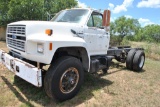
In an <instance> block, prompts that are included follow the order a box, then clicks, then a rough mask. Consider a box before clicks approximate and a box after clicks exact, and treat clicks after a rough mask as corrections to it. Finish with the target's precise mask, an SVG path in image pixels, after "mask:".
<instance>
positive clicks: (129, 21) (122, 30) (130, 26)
mask: <svg viewBox="0 0 160 107" xmlns="http://www.w3.org/2000/svg"><path fill="white" fill-rule="evenodd" d="M139 28H140V24H139V22H138V20H137V19H133V18H126V17H124V16H121V17H119V18H118V19H116V20H115V21H114V22H113V23H111V30H110V32H111V35H112V36H115V35H116V36H117V38H118V43H119V45H120V43H121V42H122V40H123V38H124V37H125V36H133V35H135V34H137V33H138V31H139Z"/></svg>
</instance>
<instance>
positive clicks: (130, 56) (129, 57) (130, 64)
mask: <svg viewBox="0 0 160 107" xmlns="http://www.w3.org/2000/svg"><path fill="white" fill-rule="evenodd" d="M135 53H136V49H131V50H130V51H129V52H128V55H127V59H126V67H127V68H128V69H129V70H132V69H133V58H134V56H135Z"/></svg>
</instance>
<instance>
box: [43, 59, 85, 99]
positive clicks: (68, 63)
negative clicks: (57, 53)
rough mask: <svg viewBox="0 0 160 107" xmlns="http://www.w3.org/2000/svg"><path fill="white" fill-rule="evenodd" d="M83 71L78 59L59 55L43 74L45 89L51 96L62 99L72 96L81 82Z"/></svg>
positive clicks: (78, 88)
mask: <svg viewBox="0 0 160 107" xmlns="http://www.w3.org/2000/svg"><path fill="white" fill-rule="evenodd" d="M83 78H84V71H83V67H82V64H81V62H80V60H79V59H77V58H74V57H68V56H67V57H61V58H60V59H58V60H57V61H56V63H54V66H52V65H51V67H50V68H49V70H48V71H47V74H46V76H45V91H46V93H47V95H48V96H50V97H51V98H53V97H55V98H57V99H58V100H59V101H64V100H67V99H70V98H72V97H74V96H75V95H76V94H77V93H78V91H79V90H80V87H81V85H82V83H83Z"/></svg>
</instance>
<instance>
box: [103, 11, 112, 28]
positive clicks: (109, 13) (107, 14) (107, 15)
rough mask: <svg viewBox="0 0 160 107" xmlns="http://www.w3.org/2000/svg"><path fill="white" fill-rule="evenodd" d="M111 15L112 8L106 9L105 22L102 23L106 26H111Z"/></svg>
mask: <svg viewBox="0 0 160 107" xmlns="http://www.w3.org/2000/svg"><path fill="white" fill-rule="evenodd" d="M110 16H111V11H110V10H104V13H103V23H102V25H103V26H104V27H109V25H110Z"/></svg>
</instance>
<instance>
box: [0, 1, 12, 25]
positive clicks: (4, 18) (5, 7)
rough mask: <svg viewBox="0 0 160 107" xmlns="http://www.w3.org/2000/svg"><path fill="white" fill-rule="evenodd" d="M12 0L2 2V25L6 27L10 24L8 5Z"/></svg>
mask: <svg viewBox="0 0 160 107" xmlns="http://www.w3.org/2000/svg"><path fill="white" fill-rule="evenodd" d="M9 2H10V0H0V25H1V26H3V25H6V24H7V23H8V22H9V19H8V16H7V13H8V10H9V8H8V4H9Z"/></svg>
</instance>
